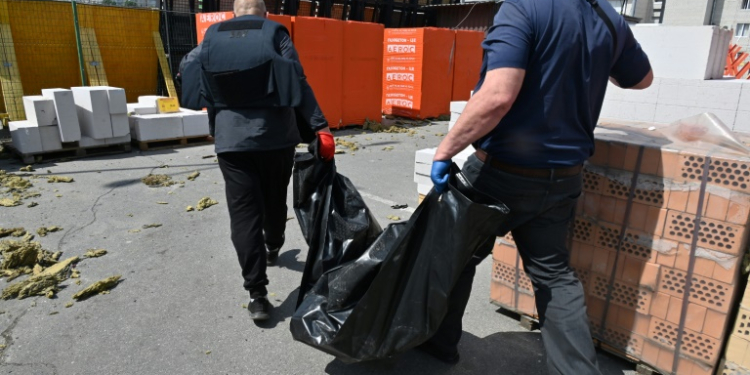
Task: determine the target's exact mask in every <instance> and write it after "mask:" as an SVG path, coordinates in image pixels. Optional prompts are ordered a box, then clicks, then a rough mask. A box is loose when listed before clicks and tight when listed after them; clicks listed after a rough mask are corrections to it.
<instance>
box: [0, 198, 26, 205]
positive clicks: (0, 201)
mask: <svg viewBox="0 0 750 375" xmlns="http://www.w3.org/2000/svg"><path fill="white" fill-rule="evenodd" d="M19 205H21V202H20V201H18V200H15V199H10V198H0V206H3V207H14V206H19Z"/></svg>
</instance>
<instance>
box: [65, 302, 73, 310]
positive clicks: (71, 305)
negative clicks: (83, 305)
mask: <svg viewBox="0 0 750 375" xmlns="http://www.w3.org/2000/svg"><path fill="white" fill-rule="evenodd" d="M71 307H73V302H68V303H66V304H65V308H66V309H67V308H71Z"/></svg>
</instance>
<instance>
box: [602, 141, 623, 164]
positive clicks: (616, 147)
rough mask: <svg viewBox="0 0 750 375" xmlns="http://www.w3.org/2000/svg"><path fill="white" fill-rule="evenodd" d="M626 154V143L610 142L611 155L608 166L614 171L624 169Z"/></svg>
mask: <svg viewBox="0 0 750 375" xmlns="http://www.w3.org/2000/svg"><path fill="white" fill-rule="evenodd" d="M625 152H626V146H625V144H624V143H618V142H610V144H609V155H608V162H607V164H608V166H609V167H610V168H614V169H623V168H622V167H623V164H624V163H625Z"/></svg>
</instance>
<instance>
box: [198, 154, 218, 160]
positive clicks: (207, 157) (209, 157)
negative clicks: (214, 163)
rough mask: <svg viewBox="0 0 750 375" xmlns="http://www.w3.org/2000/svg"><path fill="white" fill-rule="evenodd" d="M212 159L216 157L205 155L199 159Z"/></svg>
mask: <svg viewBox="0 0 750 375" xmlns="http://www.w3.org/2000/svg"><path fill="white" fill-rule="evenodd" d="M214 157H216V155H206V156H202V157H201V159H211V158H214Z"/></svg>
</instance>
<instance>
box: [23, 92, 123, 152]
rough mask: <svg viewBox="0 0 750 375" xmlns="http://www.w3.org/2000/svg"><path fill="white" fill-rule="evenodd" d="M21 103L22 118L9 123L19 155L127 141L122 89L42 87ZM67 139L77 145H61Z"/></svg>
mask: <svg viewBox="0 0 750 375" xmlns="http://www.w3.org/2000/svg"><path fill="white" fill-rule="evenodd" d="M23 104H24V109H25V112H26V121H11V122H10V124H9V127H10V132H11V138H12V139H13V146H14V147H15V148H16V149H17V150H18V151H19V152H21V153H22V154H29V155H33V154H41V153H45V152H53V151H58V150H62V149H63V148H75V147H93V146H102V145H114V144H122V143H130V129H129V127H128V115H127V108H126V99H125V90H123V89H120V88H116V87H106V86H101V87H73V88H72V89H71V90H67V89H44V90H42V95H41V96H25V97H23ZM71 142H78V144H72V145H64V143H71Z"/></svg>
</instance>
